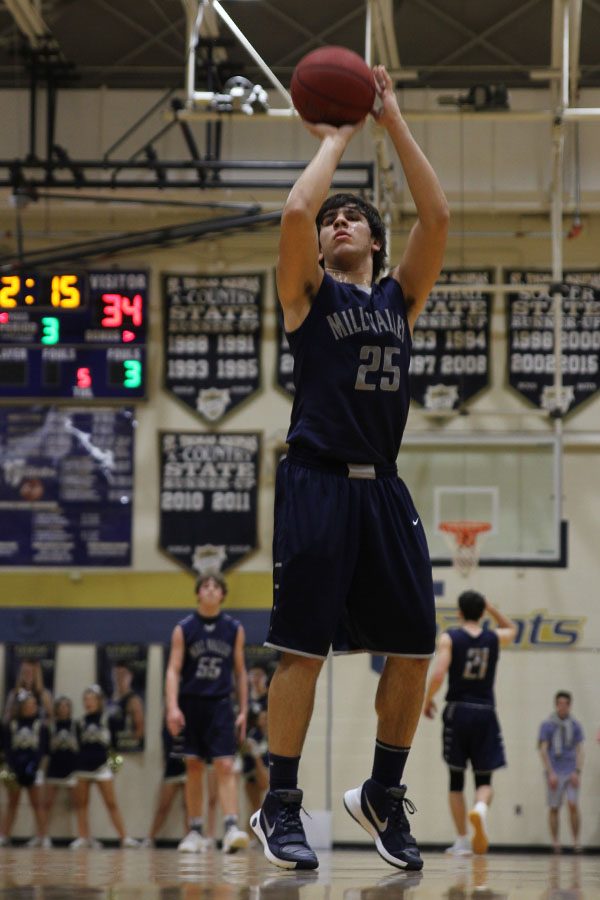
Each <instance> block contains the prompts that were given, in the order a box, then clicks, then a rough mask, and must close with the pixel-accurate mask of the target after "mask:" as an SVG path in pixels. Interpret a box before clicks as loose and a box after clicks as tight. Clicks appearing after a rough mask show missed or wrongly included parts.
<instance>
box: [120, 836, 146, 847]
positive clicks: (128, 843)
mask: <svg viewBox="0 0 600 900" xmlns="http://www.w3.org/2000/svg"><path fill="white" fill-rule="evenodd" d="M141 846H142V845H141V844H140V842H139V841H136V839H135V838H132V837H129V835H126V836H125V837H124V838H123V840H122V841H121V847H122V848H123V850H139V848H140V847H141Z"/></svg>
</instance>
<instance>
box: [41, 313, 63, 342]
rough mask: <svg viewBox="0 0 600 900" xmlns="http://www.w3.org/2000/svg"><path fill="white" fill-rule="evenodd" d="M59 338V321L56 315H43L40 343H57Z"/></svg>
mask: <svg viewBox="0 0 600 900" xmlns="http://www.w3.org/2000/svg"><path fill="white" fill-rule="evenodd" d="M59 340H60V322H59V320H58V319H57V318H56V316H44V318H43V319H42V337H41V341H42V344H58V342H59Z"/></svg>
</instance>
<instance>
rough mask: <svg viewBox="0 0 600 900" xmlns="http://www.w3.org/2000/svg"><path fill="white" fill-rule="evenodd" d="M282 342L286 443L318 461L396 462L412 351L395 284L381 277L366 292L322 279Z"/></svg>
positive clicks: (330, 279) (399, 289)
mask: <svg viewBox="0 0 600 900" xmlns="http://www.w3.org/2000/svg"><path fill="white" fill-rule="evenodd" d="M287 338H288V341H289V345H290V349H291V351H292V354H293V357H294V385H295V388H296V393H295V397H294V406H293V409H292V417H291V425H290V430H289V433H288V442H289V443H290V444H291V445H295V446H296V447H298V448H302V449H306V450H307V451H309V452H310V453H311V454H314V455H316V456H317V457H323V458H329V459H337V460H342V461H345V462H353V463H364V464H369V463H371V464H374V463H382V464H388V465H389V464H393V463H395V461H396V457H397V455H398V451H399V449H400V443H401V441H402V435H403V433H404V426H405V424H406V419H407V416H408V407H409V402H410V397H409V379H408V367H409V363H410V348H411V338H410V330H409V327H408V320H407V316H406V304H405V300H404V296H403V294H402V289H401V287H400V285H399V284H398V282H397V281H395V280H394V279H393V278H383V279H382V280H381V281H380V282H379V284H374V285H373V286H372V288H371V290H370V292H366V291H365V290H363V289H361V288H359V287H356V286H355V285H352V284H343V283H340V282H338V281H335V280H334V279H333V278H331V276H330V275H328V274H325V277H324V278H323V282H322V284H321V287H320V289H319V291H318V292H317V295H316V297H315V299H314V301H313V304H312V306H311V309H310V312H309V313H308V315H307V317H306V319H305V320H304V321H303V323H302V324H301V325H300V327H299V328H297V329H296V330H295V331H293V332H290V333H288V335H287Z"/></svg>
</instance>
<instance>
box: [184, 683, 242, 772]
mask: <svg viewBox="0 0 600 900" xmlns="http://www.w3.org/2000/svg"><path fill="white" fill-rule="evenodd" d="M179 706H180V709H181V711H182V712H183V715H184V716H185V728H184V731H183V746H182V753H183V755H184V756H195V757H197V758H198V759H203V760H204V761H205V762H211V761H212V760H213V759H219V758H220V757H222V756H235V754H236V752H237V741H236V736H235V716H234V714H233V707H232V705H231V699H230V698H229V697H221V698H216V699H210V700H209V699H205V698H204V697H196V696H194V695H193V694H186V695H182V696H181V697H180V698H179Z"/></svg>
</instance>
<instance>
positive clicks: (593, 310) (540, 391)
mask: <svg viewBox="0 0 600 900" xmlns="http://www.w3.org/2000/svg"><path fill="white" fill-rule="evenodd" d="M504 279H505V281H506V282H507V284H514V285H515V292H514V294H513V293H510V294H508V295H507V300H508V302H507V316H508V323H507V326H508V327H507V330H508V382H509V384H510V386H511V388H513V389H514V390H515V391H516V392H517V393H518V394H520V395H521V397H524V398H525V399H526V400H529V401H530V403H533V404H534V406H536V407H538V409H545V410H547V411H548V412H556V411H558V413H559V414H561V415H566V414H567V413H571V412H573V410H575V409H576V408H577V407H578V406H579V405H580V404H582V403H583V402H584V401H586V400H588V399H589V398H590V397H592V396H593V395H594V394H596V393H597V391H598V389H599V387H600V271H598V270H597V269H579V270H577V271H569V272H564V273H563V281H562V282H561V284H560V285H559V288H560V293H561V295H562V300H561V305H562V327H561V357H560V365H561V372H562V393H561V396H560V397H556V388H555V386H554V369H555V354H554V304H555V301H554V297H553V295H552V293H553V292H552V290H551V284H552V283H553V279H552V274H551V272H550V271H549V270H532V269H509V270H507V271H506V272H505V274H504ZM528 284H531V285H534V284H540V285H542V287H541V288H540V289H539V290H537V291H535V292H533V293H532V292H531V291H524V290H521V291H520V290H519V287H520V286H521V285H528Z"/></svg>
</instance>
